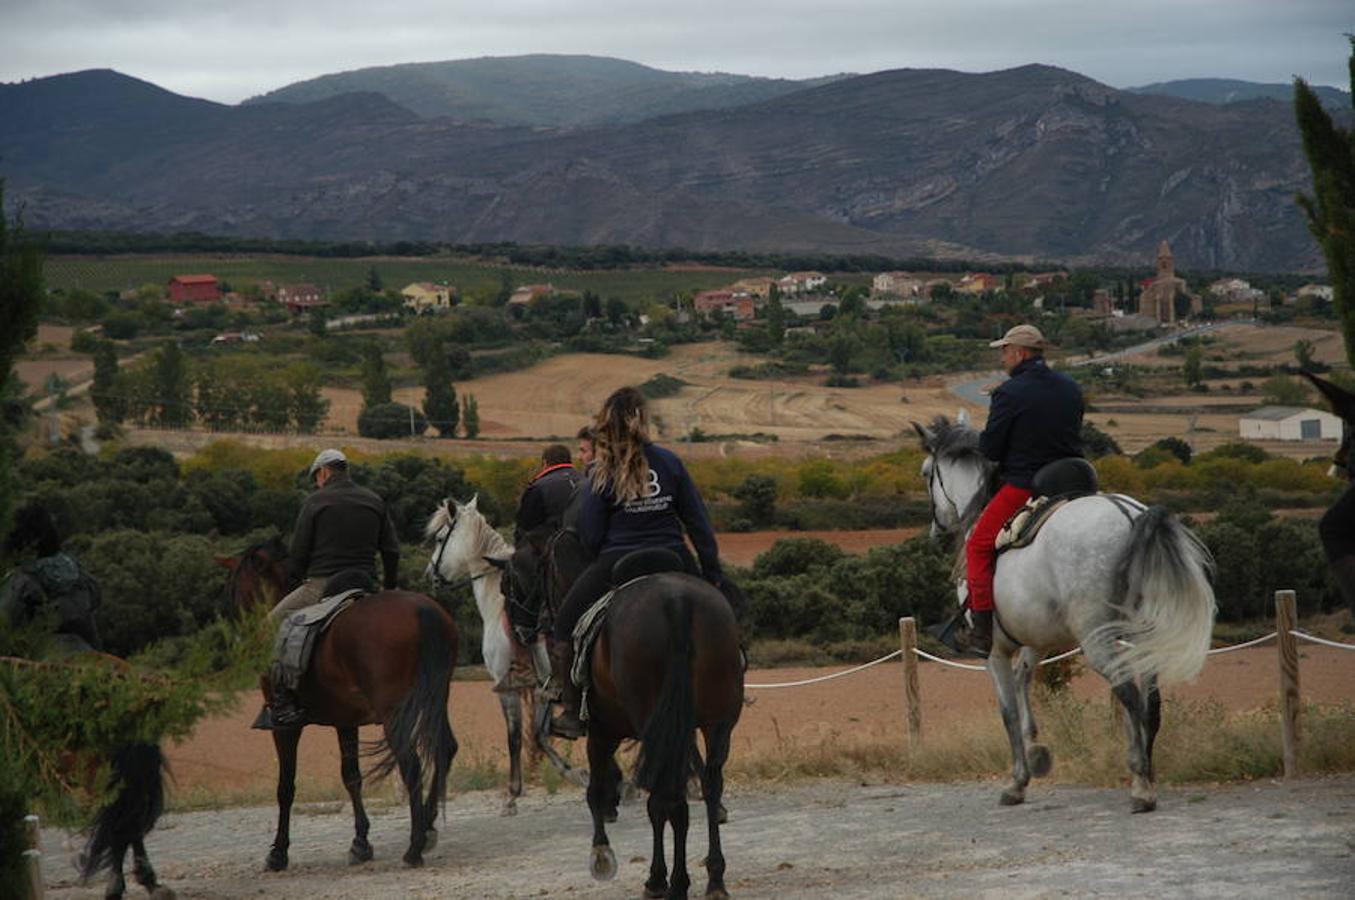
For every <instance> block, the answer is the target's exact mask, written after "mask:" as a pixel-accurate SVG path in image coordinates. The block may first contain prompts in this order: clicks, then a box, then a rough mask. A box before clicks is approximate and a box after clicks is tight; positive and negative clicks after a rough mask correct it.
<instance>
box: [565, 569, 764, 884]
mask: <svg viewBox="0 0 1355 900" xmlns="http://www.w3.org/2000/svg"><path fill="white" fill-rule="evenodd" d="M589 665H590V669H589V671H590V673H591V681H592V690H591V692H590V695H589V698H588V713H589V717H588V766H589V770H590V772H591V778H590V780H589V785H588V808H589V810H590V811H591V812H592V816H593V853H592V861H591V869H592V873H593V877H594V878H595V879H597V880H599V881H603V880H608V879H611V878H614V877H615V876H616V855H615V854H614V853H613V852H612V849H611V847H610V845H609V844H608V841H607V831H606V824H605V823H606V821H607V820H608V818H609V817H610V815H614V811H615V809H616V805H617V802H618V799H619V797H618V793H619V789H620V770H619V769H618V767H617V765H616V759H615V754H616V750H617V747H618V746H619V745H620V743H621V742H622V741H623V740H627V739H638V740H639V741H640V754H639V759H638V760H637V763H636V782H637V783H638V784H639V785H640V786H641V787H643V788H645V789H647V790H648V791H649V804H648V811H649V822H650V826H651V827H652V829H653V833H654V846H653V853H652V857H651V862H650V867H649V879H648V880H647V881H646V882H645V896H646V897H663V896H668V897H686V896H687V890H688V888H689V887H690V885H691V879H690V878H689V876H688V874H687V821H688V820H687V816H688V812H687V793H686V782H687V773H688V770H689V766H690V765H691V762H692V754H693V752H694V746H695V732H696V730H697V729H700V731H701V732H702V734H703V736H704V738H705V744H706V759H705V765H704V768H703V771H702V777H701V782H702V788H703V791H704V795H705V802H706V823H707V829H708V831H709V851H708V853H707V856H706V870H707V874H708V876H709V880H708V882H707V887H706V896H708V897H725V896H728V895H727V894H726V892H725V887H724V873H725V858H724V854H723V852H722V851H721V849H720V820H721V816H720V800H721V796H722V795H723V793H724V764H725V760H726V759H727V758H728V757H729V747H730V740H731V736H732V734H733V731H734V725H735V724H736V723H737V722H738V720H739V714H740V713H741V712H742V710H743V663H742V657H741V653H740V649H739V630H738V625H737V624H736V623H735V621H734V614H733V612H732V611H731V610H730V606H729V603H728V601H727V600H726V599H725V597H724V595H723V594H721V593H720V591H719V590H717V589H716V588H714V587H712V586H711V585H710V584H708V583H707V582H705V581H703V580H701V579H699V578H696V577H695V576H692V575H687V574H684V573H680V572H663V573H659V574H654V575H647V576H644V577H642V578H637V579H634V580H631V581H629V582H627V583H625V584H623V585H622V586H621V587H619V588H618V589H617V590H616V594H615V596H614V597H613V598H612V602H611V606H610V608H609V609H608V611H607V618H606V622H605V624H604V625H603V628H602V632H601V634H600V635H599V637H598V639H597V642H596V643H595V644H594V647H593V652H592V658H591V661H590V664H589ZM666 825H671V826H672V829H673V869H672V877H671V880H670V878H669V873H668V869H667V866H666V864H665V861H664V828H665V826H666Z"/></svg>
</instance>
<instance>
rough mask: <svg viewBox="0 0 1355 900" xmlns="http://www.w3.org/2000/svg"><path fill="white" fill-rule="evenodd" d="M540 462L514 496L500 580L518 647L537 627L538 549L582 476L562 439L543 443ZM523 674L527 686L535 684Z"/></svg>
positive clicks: (531, 640)
mask: <svg viewBox="0 0 1355 900" xmlns="http://www.w3.org/2000/svg"><path fill="white" fill-rule="evenodd" d="M541 461H542V463H543V466H542V469H541V471H539V472H537V473H536V474H535V475H534V476H532V480H531V482H530V483H529V484H528V485H527V489H526V490H525V491H523V493H522V499H521V500H519V501H518V512H517V517H516V519H515V521H514V524H513V556H512V558H511V559H510V561H509V577H507V578H505V579H503V582H502V585H503V593H504V608H505V609H507V610H508V620H509V624H511V625H512V626H513V632H514V634H515V635H516V636H517V639H518V641H519V642H520V643H522V644H523V645H524V646H530V645H532V644H533V643H534V642H535V641H536V639H537V635H538V634H539V633H540V630H541V625H540V622H541V601H542V590H543V586H542V577H541V568H542V565H541V564H542V555H541V548H542V546H543V545H544V544H545V540H546V538H548V537H549V535H552V534H554V533H555V532H557V531H559V530H560V527H561V525H562V522H563V520H564V516H565V510H566V509H567V508H568V507H569V506H570V505H571V504H572V503H574V502H576V498H577V496H578V493H579V489H580V483H581V482H582V480H583V475H582V473H580V472H579V471H578V470H577V469H575V468H574V466H573V465H572V464H571V463H570V460H569V448H568V447H566V446H565V445H564V444H551V445H550V446H548V447H546V449H545V450H543V451H542V452H541ZM524 677H526V682H525V683H526V684H527V685H528V686H531V685H533V684H535V681H534V680H533V679H531V678H530V677H527V676H524Z"/></svg>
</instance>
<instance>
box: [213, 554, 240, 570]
mask: <svg viewBox="0 0 1355 900" xmlns="http://www.w3.org/2000/svg"><path fill="white" fill-rule="evenodd" d="M212 562H214V563H216V564H217V565H218V566H220V567H221V568H223V569H234V568H235V567H236V566H238V565H240V557H238V556H213V557H212Z"/></svg>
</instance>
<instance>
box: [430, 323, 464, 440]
mask: <svg viewBox="0 0 1355 900" xmlns="http://www.w3.org/2000/svg"><path fill="white" fill-rule="evenodd" d="M423 387H424V395H423V414H424V415H425V416H427V417H428V424H429V425H432V426H433V427H434V428H436V429H437V430H438V436H439V437H445V438H450V437H456V422H457V419H458V418H460V408H459V406H458V404H457V402H456V388H455V387H453V386H452V370H451V367H450V366H449V365H448V364H447V353H446V351H444V350H443V348H442V347H441V346H440V345H439V346H438V348H437V350H436V351H435V352H433V353H432V354H431V355H430V356H429V357H428V364H427V365H426V366H425V367H424V370H423Z"/></svg>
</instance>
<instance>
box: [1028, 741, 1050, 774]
mask: <svg viewBox="0 0 1355 900" xmlns="http://www.w3.org/2000/svg"><path fill="white" fill-rule="evenodd" d="M1026 761H1027V762H1028V763H1030V774H1032V775H1034V776H1035V777H1036V778H1043V777H1045V776H1046V775H1048V774H1049V773H1050V771H1052V770H1053V768H1054V754H1052V753H1050V752H1049V748H1048V747H1046V746H1045V745H1044V744H1031V745H1030V749H1029V750H1027V751H1026Z"/></svg>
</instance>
